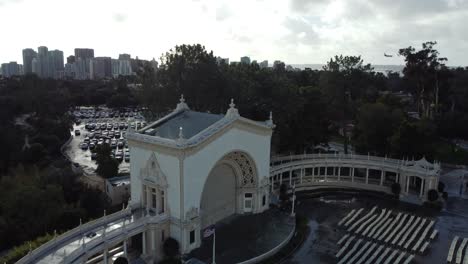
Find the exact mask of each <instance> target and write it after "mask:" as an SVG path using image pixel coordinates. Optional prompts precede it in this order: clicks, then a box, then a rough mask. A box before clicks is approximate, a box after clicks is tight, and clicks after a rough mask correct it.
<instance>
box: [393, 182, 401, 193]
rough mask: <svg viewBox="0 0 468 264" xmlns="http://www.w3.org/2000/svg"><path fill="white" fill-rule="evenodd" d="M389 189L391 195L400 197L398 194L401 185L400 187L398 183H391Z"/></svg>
mask: <svg viewBox="0 0 468 264" xmlns="http://www.w3.org/2000/svg"><path fill="white" fill-rule="evenodd" d="M391 189H392V193H393V194H394V195H395V196H397V197H398V196H399V195H400V192H401V185H400V184H399V183H398V182H394V183H392V186H391Z"/></svg>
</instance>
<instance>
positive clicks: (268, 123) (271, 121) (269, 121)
mask: <svg viewBox="0 0 468 264" xmlns="http://www.w3.org/2000/svg"><path fill="white" fill-rule="evenodd" d="M266 123H267V125H268V126H269V127H271V128H275V127H276V126H275V124H274V123H273V112H272V111H270V117H269V118H268V120H267V121H266Z"/></svg>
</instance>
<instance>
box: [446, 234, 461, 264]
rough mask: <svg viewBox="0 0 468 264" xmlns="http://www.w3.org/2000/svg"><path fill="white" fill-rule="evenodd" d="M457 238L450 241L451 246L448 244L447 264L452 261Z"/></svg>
mask: <svg viewBox="0 0 468 264" xmlns="http://www.w3.org/2000/svg"><path fill="white" fill-rule="evenodd" d="M457 242H458V236H455V237H454V238H453V240H452V244H450V248H449V252H448V255H447V263H452V260H453V253H454V252H455V247H456V246H457Z"/></svg>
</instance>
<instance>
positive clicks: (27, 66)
mask: <svg viewBox="0 0 468 264" xmlns="http://www.w3.org/2000/svg"><path fill="white" fill-rule="evenodd" d="M36 57H37V52H36V51H35V50H33V49H24V50H23V71H24V74H28V73H32V72H33V70H32V61H33V59H34V58H36Z"/></svg>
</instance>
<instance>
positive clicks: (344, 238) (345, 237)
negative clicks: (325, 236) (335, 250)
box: [337, 234, 349, 246]
mask: <svg viewBox="0 0 468 264" xmlns="http://www.w3.org/2000/svg"><path fill="white" fill-rule="evenodd" d="M348 237H349V234H346V235H344V236H343V237H342V238H341V239H340V241H338V243H337V245H338V246H340V245H341V244H343V242H345V240H346V239H347V238H348Z"/></svg>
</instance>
